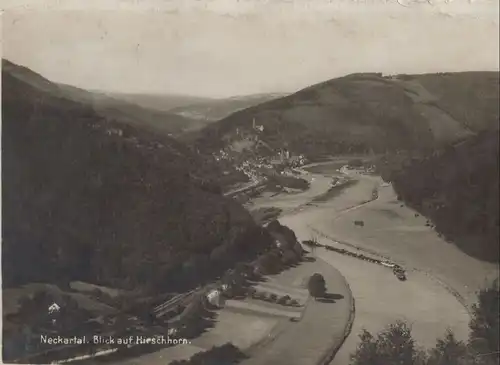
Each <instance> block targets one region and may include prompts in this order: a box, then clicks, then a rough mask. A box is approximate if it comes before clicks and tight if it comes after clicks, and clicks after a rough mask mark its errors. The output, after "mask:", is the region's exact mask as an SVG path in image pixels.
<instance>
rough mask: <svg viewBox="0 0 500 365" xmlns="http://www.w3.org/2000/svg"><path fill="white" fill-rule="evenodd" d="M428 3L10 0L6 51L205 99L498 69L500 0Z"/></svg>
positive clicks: (70, 73)
mask: <svg viewBox="0 0 500 365" xmlns="http://www.w3.org/2000/svg"><path fill="white" fill-rule="evenodd" d="M429 1H430V2H431V3H432V5H431V4H430V3H429V2H427V1H425V0H399V3H398V1H397V0H282V1H280V0H273V1H270V0H240V1H237V0H183V1H175V0H150V1H146V0H142V1H138V0H122V1H117V0H99V1H98V2H97V1H91V0H86V1H77V0H68V1H66V2H61V1H60V0H59V1H44V2H43V3H44V6H43V7H42V6H40V5H32V6H27V5H25V6H20V4H21V3H24V4H26V3H28V1H21V0H9V1H7V0H3V1H2V4H3V8H4V9H7V10H6V11H5V12H4V13H3V16H2V26H3V35H2V47H3V52H2V53H3V57H5V58H7V59H9V60H11V61H13V62H15V63H18V64H21V65H24V66H27V67H29V68H31V69H32V70H34V71H36V72H38V73H40V74H42V75H43V76H45V77H47V78H48V79H50V80H53V81H57V82H63V83H68V84H72V85H75V86H79V87H83V88H87V89H101V90H108V91H120V92H133V93H136V92H144V93H170V94H188V95H197V96H208V97H227V96H233V95H245V94H252V93H262V92H292V91H296V90H299V89H301V88H303V87H306V86H308V85H311V84H314V83H317V82H321V81H325V80H328V79H331V78H334V77H339V76H343V75H346V74H349V73H354V72H383V73H425V72H436V71H467V70H474V71H476V70H477V71H479V70H498V68H499V55H498V54H499V33H498V31H499V29H498V28H499V24H498V17H499V13H498V11H499V10H498V9H499V7H498V0H495V1H489V0H475V1H474V0H470V1H467V0H449V1H448V2H446V1H445V0H429ZM31 2H32V3H40V1H39V0H38V1H34V0H33V1H31ZM61 3H63V4H64V5H61ZM145 4H147V6H146V5H145Z"/></svg>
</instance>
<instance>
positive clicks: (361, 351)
mask: <svg viewBox="0 0 500 365" xmlns="http://www.w3.org/2000/svg"><path fill="white" fill-rule="evenodd" d="M359 339H360V340H361V341H360V343H359V344H358V346H357V348H356V351H355V352H354V353H353V354H351V357H350V358H351V361H350V364H351V365H382V364H381V363H380V359H379V358H378V354H377V341H376V339H375V338H374V337H373V335H372V334H371V333H370V332H368V331H367V330H365V329H363V331H362V332H361V334H360V335H359Z"/></svg>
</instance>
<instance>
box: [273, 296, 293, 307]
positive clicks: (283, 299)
mask: <svg viewBox="0 0 500 365" xmlns="http://www.w3.org/2000/svg"><path fill="white" fill-rule="evenodd" d="M290 299H291V298H290V296H288V295H283V296H282V297H280V298H279V299H278V301H277V302H276V303H278V304H281V305H286V304H287V303H288V302H289V301H290Z"/></svg>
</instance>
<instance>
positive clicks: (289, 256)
mask: <svg viewBox="0 0 500 365" xmlns="http://www.w3.org/2000/svg"><path fill="white" fill-rule="evenodd" d="M298 261H299V257H297V254H296V253H295V251H292V250H291V249H286V250H285V252H284V253H283V256H282V262H283V264H285V265H294V264H296V263H297V262H298Z"/></svg>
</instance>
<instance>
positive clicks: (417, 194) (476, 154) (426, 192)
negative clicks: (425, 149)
mask: <svg viewBox="0 0 500 365" xmlns="http://www.w3.org/2000/svg"><path fill="white" fill-rule="evenodd" d="M498 147H499V136H498V134H497V133H491V132H489V131H486V132H482V133H479V134H478V135H477V136H474V137H471V138H469V139H467V140H465V141H463V142H461V143H458V144H456V145H454V146H448V147H446V148H444V149H441V150H438V151H435V152H434V153H433V154H432V155H423V156H413V157H412V158H408V157H402V156H398V157H399V161H396V159H395V158H394V157H389V158H387V159H386V160H385V161H384V162H385V163H383V164H380V168H381V172H382V176H383V177H384V179H385V180H390V181H392V184H393V186H394V189H395V191H396V192H397V194H398V196H399V198H400V199H401V200H403V201H404V202H406V203H407V204H409V205H410V206H412V207H413V208H415V209H416V210H418V211H420V212H421V213H423V214H424V215H425V216H426V217H428V218H429V219H430V220H431V221H432V223H433V224H434V225H435V226H436V230H437V231H438V232H440V233H441V234H443V235H444V236H445V237H446V238H447V239H449V240H450V241H451V242H453V243H454V244H456V245H457V247H459V248H460V249H461V250H463V251H464V252H465V253H467V254H469V255H471V256H474V257H477V258H479V259H481V260H486V261H498V260H499V253H500V252H499V243H498V240H499V223H498V222H499V214H498V213H499V212H498V197H499V196H498V186H499V173H500V171H499V166H500V165H499V159H498V158H499V157H498V153H499V150H498Z"/></svg>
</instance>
